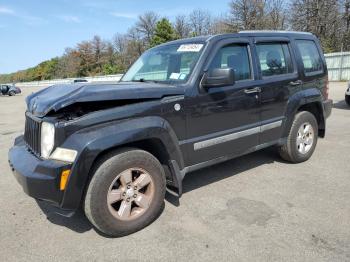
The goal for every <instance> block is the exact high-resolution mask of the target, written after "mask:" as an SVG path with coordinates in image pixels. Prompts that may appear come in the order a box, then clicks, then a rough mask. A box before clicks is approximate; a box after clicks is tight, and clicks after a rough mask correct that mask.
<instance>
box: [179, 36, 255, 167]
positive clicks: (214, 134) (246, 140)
mask: <svg viewBox="0 0 350 262" xmlns="http://www.w3.org/2000/svg"><path fill="white" fill-rule="evenodd" d="M250 50H251V44H250V42H249V40H248V39H244V38H240V39H237V40H234V39H230V41H228V40H227V39H226V40H224V41H222V42H221V43H220V44H219V45H216V48H215V50H213V51H214V52H212V54H213V55H212V56H211V57H210V58H209V59H208V61H207V65H206V67H205V71H206V70H208V71H210V70H212V69H215V68H233V69H234V72H235V83H234V85H228V86H222V87H215V88H209V89H206V90H205V89H203V88H202V87H201V86H200V84H198V86H197V88H196V92H195V93H194V94H193V96H190V97H187V103H186V108H187V127H188V137H189V139H187V140H186V141H185V143H187V148H188V150H187V152H188V153H189V156H190V157H189V158H190V162H191V165H194V164H197V163H200V162H205V161H209V160H212V159H216V158H219V157H225V156H228V155H230V156H234V155H240V154H242V153H244V152H246V151H248V150H250V149H253V148H254V147H256V146H257V145H258V135H259V132H260V128H259V121H260V117H259V115H260V112H259V88H256V83H255V79H254V69H253V66H252V65H253V64H254V63H253V61H252V56H251V52H250Z"/></svg>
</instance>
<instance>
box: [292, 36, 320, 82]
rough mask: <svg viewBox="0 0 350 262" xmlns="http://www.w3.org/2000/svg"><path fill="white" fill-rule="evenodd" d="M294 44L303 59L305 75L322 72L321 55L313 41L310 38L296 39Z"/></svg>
mask: <svg viewBox="0 0 350 262" xmlns="http://www.w3.org/2000/svg"><path fill="white" fill-rule="evenodd" d="M296 44H297V48H298V50H299V53H300V55H301V59H302V61H303V65H304V73H305V75H306V76H308V75H316V74H321V73H323V63H322V59H321V55H320V53H319V51H318V49H317V46H316V44H315V42H314V41H312V40H297V41H296Z"/></svg>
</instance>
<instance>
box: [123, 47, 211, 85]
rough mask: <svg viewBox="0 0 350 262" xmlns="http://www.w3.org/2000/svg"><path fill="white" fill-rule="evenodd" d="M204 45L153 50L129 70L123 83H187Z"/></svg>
mask: <svg viewBox="0 0 350 262" xmlns="http://www.w3.org/2000/svg"><path fill="white" fill-rule="evenodd" d="M203 47H204V44H203V43H189V44H174V45H166V46H160V47H156V48H152V49H151V50H149V51H147V52H146V53H144V54H143V55H142V56H141V57H140V58H139V59H138V60H137V61H136V62H135V63H134V64H133V65H132V67H131V68H130V69H129V70H128V72H127V73H126V74H125V75H124V77H123V78H122V80H121V81H122V82H129V81H139V82H147V81H152V82H153V81H154V82H176V83H177V82H186V81H187V79H188V78H189V77H190V75H191V73H192V70H193V68H194V67H195V65H196V63H197V61H198V58H199V56H200V54H201V53H202V51H203Z"/></svg>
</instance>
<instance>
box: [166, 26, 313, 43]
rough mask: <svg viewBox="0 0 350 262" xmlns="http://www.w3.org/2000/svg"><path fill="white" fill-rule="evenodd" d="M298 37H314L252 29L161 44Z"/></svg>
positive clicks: (307, 34) (297, 33) (303, 34)
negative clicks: (226, 39)
mask: <svg viewBox="0 0 350 262" xmlns="http://www.w3.org/2000/svg"><path fill="white" fill-rule="evenodd" d="M242 36H245V37H255V36H259V37H300V38H305V39H310V38H315V36H314V35H313V34H312V33H308V32H298V31H270V30H253V31H240V32H238V33H232V34H218V35H208V36H197V37H191V38H184V39H179V40H175V41H171V42H168V43H165V44H162V45H169V44H181V43H193V42H209V41H212V40H215V41H216V40H221V39H225V38H234V37H242Z"/></svg>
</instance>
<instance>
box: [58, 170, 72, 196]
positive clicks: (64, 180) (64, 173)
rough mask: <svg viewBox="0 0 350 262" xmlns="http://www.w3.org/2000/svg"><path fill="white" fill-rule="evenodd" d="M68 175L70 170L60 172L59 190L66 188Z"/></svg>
mask: <svg viewBox="0 0 350 262" xmlns="http://www.w3.org/2000/svg"><path fill="white" fill-rule="evenodd" d="M69 175H70V170H64V171H62V173H61V182H60V190H61V191H63V190H65V189H66V186H67V182H68V179H69Z"/></svg>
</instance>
